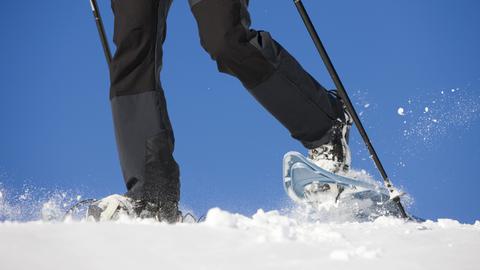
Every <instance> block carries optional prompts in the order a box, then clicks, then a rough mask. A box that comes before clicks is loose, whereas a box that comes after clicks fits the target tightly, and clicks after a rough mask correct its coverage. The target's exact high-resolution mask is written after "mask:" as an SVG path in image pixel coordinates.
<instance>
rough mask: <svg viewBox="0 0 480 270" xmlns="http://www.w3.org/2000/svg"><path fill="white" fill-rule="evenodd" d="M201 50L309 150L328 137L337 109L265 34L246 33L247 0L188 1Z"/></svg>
mask: <svg viewBox="0 0 480 270" xmlns="http://www.w3.org/2000/svg"><path fill="white" fill-rule="evenodd" d="M189 1H190V6H191V9H192V12H193V15H194V16H195V19H196V20H197V24H198V29H199V33H200V41H201V44H202V46H203V48H204V49H205V50H206V51H207V52H208V53H209V54H210V56H211V57H212V59H213V60H215V61H216V62H217V66H218V69H219V71H220V72H223V73H227V74H230V75H233V76H235V77H237V78H238V79H239V80H240V81H241V82H242V83H243V85H244V86H245V87H246V88H247V90H248V91H249V92H250V93H251V94H252V95H253V96H254V97H255V98H256V99H257V100H258V101H259V103H261V104H262V105H263V106H264V107H265V108H266V109H267V110H268V111H269V112H270V113H271V114H272V115H273V116H274V117H275V118H276V119H278V121H280V122H281V123H282V124H283V125H284V126H285V127H286V128H287V129H288V130H289V131H290V133H291V134H292V137H294V138H295V139H297V140H299V141H301V142H302V143H303V145H304V146H305V147H307V148H315V147H318V146H320V145H322V144H324V143H326V142H327V141H328V140H329V139H330V130H331V128H332V126H333V124H334V122H335V121H336V120H337V118H341V117H342V115H341V113H340V112H341V110H342V109H341V105H340V103H339V102H338V101H337V99H336V98H335V97H334V95H332V94H331V93H329V92H328V91H326V90H325V88H323V87H322V86H321V85H320V84H319V83H318V82H317V81H316V80H315V79H314V78H313V77H312V76H310V75H309V74H308V73H307V72H306V71H305V70H304V69H303V68H302V67H301V65H300V64H299V63H298V62H297V61H296V60H295V59H294V58H293V57H292V56H291V55H290V54H289V53H288V52H287V51H286V50H285V49H284V48H283V47H282V46H281V45H280V44H279V43H277V42H276V41H275V40H274V39H273V38H272V37H271V35H270V34H269V33H268V32H265V31H256V30H253V29H250V16H249V13H248V10H247V6H248V0H189Z"/></svg>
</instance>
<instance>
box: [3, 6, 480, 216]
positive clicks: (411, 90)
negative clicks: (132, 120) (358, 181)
mask: <svg viewBox="0 0 480 270" xmlns="http://www.w3.org/2000/svg"><path fill="white" fill-rule="evenodd" d="M250 2H251V8H250V11H251V15H252V19H253V26H254V28H256V29H264V30H268V31H270V32H271V33H272V35H273V36H274V37H275V38H276V39H277V40H278V41H279V42H280V43H281V44H282V45H283V46H284V47H286V48H287V49H288V50H289V51H290V52H291V53H292V54H293V55H294V56H296V57H297V58H298V60H299V61H300V62H301V63H302V64H303V65H304V67H305V68H306V69H307V70H308V71H310V72H311V73H312V74H313V75H314V76H315V77H316V78H317V79H318V80H319V81H320V82H322V84H324V85H325V86H327V87H333V84H332V83H331V81H330V79H329V77H328V75H327V73H326V71H325V69H324V68H323V65H322V64H321V62H320V59H319V57H318V56H317V53H316V51H315V49H314V47H313V45H312V43H311V41H310V39H309V36H308V34H307V32H306V30H305V28H304V26H303V24H302V23H301V21H300V19H299V16H298V14H297V13H296V10H295V7H294V5H293V2H292V1H290V0H284V1H278V0H275V1H273V0H264V1H255V0H252V1H250ZM304 4H305V5H306V7H307V8H308V10H309V11H310V15H311V17H312V19H313V21H314V23H315V24H316V26H317V30H318V32H319V34H320V36H321V38H322V39H323V41H324V43H325V45H326V47H327V50H328V51H329V53H330V54H331V58H332V59H333V61H334V64H335V65H336V67H337V70H338V71H339V73H340V75H341V77H342V78H343V80H344V84H345V85H346V87H347V89H348V90H349V92H350V93H351V96H352V100H353V101H354V102H355V103H356V105H357V107H358V110H359V111H361V112H362V113H361V114H362V119H363V121H364V123H365V126H366V127H367V130H368V132H369V133H370V136H371V137H372V140H373V141H374V145H375V146H376V148H377V152H378V153H379V155H380V157H381V158H382V160H383V163H384V165H385V167H386V169H387V171H388V172H389V174H390V175H391V178H392V179H393V181H394V183H396V184H398V185H400V186H402V187H404V188H405V189H406V190H407V191H408V192H409V193H410V194H411V195H412V197H413V198H414V199H415V204H414V205H413V208H412V212H413V213H415V214H417V215H419V216H422V217H426V218H439V217H448V218H455V219H458V220H461V221H463V222H473V221H474V220H477V219H480V199H479V198H478V195H477V194H478V190H479V189H480V184H479V180H480V177H479V176H478V164H479V163H480V144H479V139H478V138H479V135H480V117H479V111H478V109H479V104H480V96H479V95H480V61H479V60H480V50H479V49H478V48H480V16H478V12H479V11H480V3H479V2H478V1H476V0H459V1H453V0H450V1H447V0H442V1H437V0H425V1H414V0H410V1H393V0H389V1H385V0H370V1H354V0H350V1H346V0H342V1H324V0H322V1H314V0H307V1H304ZM100 7H101V10H102V13H103V16H104V20H105V23H106V28H107V30H108V34H109V37H110V39H111V36H112V15H111V11H110V3H109V1H104V0H101V1H100ZM0 26H1V27H0V36H1V42H0V60H1V61H0V130H1V132H0V183H1V185H2V186H3V188H4V190H7V192H10V193H12V194H13V193H15V192H20V193H21V191H22V190H23V189H24V188H25V187H24V186H25V185H28V186H30V187H34V189H35V188H37V189H42V190H47V191H48V190H57V189H58V190H78V191H79V192H80V193H82V194H84V195H85V196H94V197H102V196H105V195H108V194H110V193H123V192H124V186H123V180H122V177H121V173H120V168H119V164H118V161H117V154H116V149H115V143H114V137H113V130H112V121H111V115H110V107H109V100H108V86H109V83H108V73H107V67H106V64H105V60H104V58H103V52H102V50H101V47H100V43H99V39H98V36H97V32H96V28H95V24H94V21H93V19H92V16H91V11H90V7H89V3H88V0H83V1H64V0H50V1H7V2H5V3H2V9H1V10H0ZM168 27H169V28H168V36H167V41H166V44H165V58H164V71H163V73H162V77H163V79H162V80H163V85H164V88H165V91H166V95H167V99H168V106H169V109H170V116H171V118H172V122H173V126H174V129H175V134H176V139H177V145H176V152H175V156H176V159H177V161H178V162H179V163H180V166H181V174H182V203H183V204H184V205H186V206H187V207H189V208H192V209H194V210H195V212H197V213H202V212H204V211H206V210H207V209H209V208H210V207H214V206H220V207H222V208H224V209H226V210H229V211H237V212H241V213H244V214H251V213H253V212H254V211H255V210H256V209H257V208H264V209H267V210H270V209H278V208H282V207H284V206H285V205H286V203H287V198H286V196H285V195H284V192H283V188H282V184H281V181H282V179H281V159H282V156H283V154H284V153H285V152H287V151H290V150H297V151H304V150H303V149H302V147H301V145H300V144H299V143H298V142H296V141H294V140H293V139H291V138H290V137H289V134H288V133H287V132H286V130H284V128H283V127H281V126H280V125H279V124H278V123H277V122H276V121H275V120H274V119H273V118H272V117H270V116H269V115H268V114H267V113H266V112H265V111H264V110H263V108H261V107H260V106H259V105H257V103H256V102H255V101H254V99H253V98H251V97H250V96H249V94H248V93H247V92H246V91H245V90H244V89H243V88H242V86H241V84H240V83H239V82H238V81H236V80H235V79H234V78H232V77H228V76H226V75H223V74H220V73H218V72H217V71H216V65H215V63H214V62H213V61H211V60H210V59H209V57H208V55H207V54H206V53H205V52H204V51H203V50H202V48H201V47H200V45H199V39H198V33H197V28H196V25H195V22H194V19H193V17H192V15H191V13H190V11H189V8H188V4H187V1H186V0H176V1H174V3H173V6H172V9H171V12H170V16H169V19H168ZM112 46H113V45H112ZM457 88H459V89H458V90H456V89H457ZM451 89H455V91H454V92H452V91H451ZM441 91H444V92H443V94H442V93H441ZM409 100H410V103H409ZM399 107H402V108H404V110H405V112H406V115H405V116H401V115H399V114H398V113H397V109H398V108H399ZM425 107H428V108H429V111H428V112H425ZM404 121H406V122H404ZM435 121H437V122H435ZM352 150H353V154H354V164H353V165H354V167H356V168H363V169H366V170H367V171H369V172H371V173H375V175H376V176H377V174H376V171H375V169H374V167H373V165H372V163H371V161H370V160H368V155H367V153H366V151H365V150H364V147H363V145H362V143H361V141H360V139H359V137H358V134H356V133H355V134H354V137H353V141H352ZM42 192H43V191H42Z"/></svg>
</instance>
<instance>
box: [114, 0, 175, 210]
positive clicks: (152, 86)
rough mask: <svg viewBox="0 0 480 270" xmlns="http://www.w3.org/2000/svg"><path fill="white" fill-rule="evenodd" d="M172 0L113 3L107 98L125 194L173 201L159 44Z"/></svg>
mask: <svg viewBox="0 0 480 270" xmlns="http://www.w3.org/2000/svg"><path fill="white" fill-rule="evenodd" d="M170 4H171V0H112V9H113V12H114V16H115V24H114V42H115V44H116V46H117V50H116V52H115V55H114V57H113V60H112V63H111V67H110V80H111V87H110V100H111V106H112V115H113V120H114V126H115V136H116V141H117V148H118V153H119V157H120V164H121V167H122V172H123V176H124V180H125V184H126V186H127V190H128V192H127V196H129V197H132V198H134V199H139V200H148V201H152V202H160V201H178V200H179V196H180V191H179V189H180V183H179V168H178V165H177V163H176V162H175V160H174V158H173V149H174V136H173V131H172V127H171V124H170V120H169V117H168V112H167V107H166V102H165V97H164V93H163V90H162V87H161V83H160V70H161V65H162V44H163V41H164V39H165V31H166V17H167V13H168V9H169V7H170Z"/></svg>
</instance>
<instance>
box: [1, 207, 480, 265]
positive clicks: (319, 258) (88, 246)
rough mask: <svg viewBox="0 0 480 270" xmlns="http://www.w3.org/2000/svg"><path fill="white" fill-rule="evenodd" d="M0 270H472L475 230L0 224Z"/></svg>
mask: <svg viewBox="0 0 480 270" xmlns="http://www.w3.org/2000/svg"><path fill="white" fill-rule="evenodd" d="M0 239H1V241H0V260H1V267H0V268H1V269H5V270H10V269H36V270H39V269H69V270H76V269H116V270H117V269H336V270H337V269H356V270H357V269H358V270H362V269H369V270H371V269H384V268H387V267H388V269H402V270H403V269H478V268H477V267H478V263H479V262H480V259H479V257H478V255H477V253H478V250H480V222H479V221H477V222H475V224H473V225H469V224H460V223H459V222H457V221H455V220H450V219H440V220H438V221H436V222H434V221H426V222H424V223H411V222H405V221H403V220H399V219H394V218H386V217H382V218H379V219H377V220H375V221H374V222H366V223H348V222H347V223H333V222H332V223H328V222H326V223H320V222H302V221H300V220H298V219H295V218H293V217H291V216H289V215H286V214H280V213H279V212H277V211H269V212H265V211H263V210H258V212H257V213H256V214H254V215H253V216H252V217H246V216H243V215H240V214H232V213H229V212H226V211H223V210H221V209H218V208H214V209H211V210H210V211H209V212H208V215H207V218H206V220H205V222H203V223H200V224H176V225H168V224H163V223H155V222H153V221H148V220H143V221H140V220H128V219H122V220H120V221H117V222H110V223H109V222H107V223H93V222H74V221H66V222H62V223H49V222H44V221H36V222H27V223H16V222H8V221H7V222H3V223H0Z"/></svg>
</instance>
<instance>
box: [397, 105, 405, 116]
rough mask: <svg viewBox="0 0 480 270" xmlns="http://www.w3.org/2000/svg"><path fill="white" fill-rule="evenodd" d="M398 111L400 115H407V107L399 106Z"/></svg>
mask: <svg viewBox="0 0 480 270" xmlns="http://www.w3.org/2000/svg"><path fill="white" fill-rule="evenodd" d="M397 113H398V115H401V116H404V115H405V109H403V108H402V107H399V108H398V110H397Z"/></svg>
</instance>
